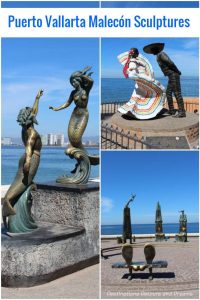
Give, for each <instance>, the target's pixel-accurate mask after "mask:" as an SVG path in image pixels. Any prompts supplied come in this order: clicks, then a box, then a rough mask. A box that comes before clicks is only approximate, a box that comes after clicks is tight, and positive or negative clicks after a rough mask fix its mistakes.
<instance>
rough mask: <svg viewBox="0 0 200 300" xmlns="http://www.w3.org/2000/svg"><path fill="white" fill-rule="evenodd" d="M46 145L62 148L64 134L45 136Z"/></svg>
mask: <svg viewBox="0 0 200 300" xmlns="http://www.w3.org/2000/svg"><path fill="white" fill-rule="evenodd" d="M47 145H48V146H63V145H64V134H62V133H61V134H60V133H59V134H53V133H48V134H47Z"/></svg>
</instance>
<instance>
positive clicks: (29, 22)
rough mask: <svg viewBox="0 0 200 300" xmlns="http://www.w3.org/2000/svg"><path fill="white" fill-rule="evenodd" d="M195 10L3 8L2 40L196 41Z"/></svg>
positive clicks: (197, 18)
mask: <svg viewBox="0 0 200 300" xmlns="http://www.w3.org/2000/svg"><path fill="white" fill-rule="evenodd" d="M198 12H199V9H197V8H181V9H180V8H173V9H172V8H98V9H97V8H31V9H30V8H23V9H21V8H20V9H14V8H4V9H1V23H0V28H1V36H2V37H147V36H148V37H199V27H200V22H199V14H198Z"/></svg>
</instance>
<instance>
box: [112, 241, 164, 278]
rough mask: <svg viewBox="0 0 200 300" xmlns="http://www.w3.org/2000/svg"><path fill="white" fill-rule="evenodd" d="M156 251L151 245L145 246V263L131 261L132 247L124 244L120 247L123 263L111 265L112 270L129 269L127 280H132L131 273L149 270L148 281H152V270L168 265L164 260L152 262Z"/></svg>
mask: <svg viewBox="0 0 200 300" xmlns="http://www.w3.org/2000/svg"><path fill="white" fill-rule="evenodd" d="M155 254H156V251H155V248H154V246H153V245H151V244H146V245H145V246H144V255H145V259H146V261H135V262H133V261H132V258H133V247H132V245H130V244H125V245H124V246H123V247H122V256H123V258H124V259H125V262H117V263H114V264H113V265H112V268H127V269H129V276H128V279H129V280H131V279H132V272H133V271H136V272H137V271H144V270H145V269H149V280H152V279H153V268H167V266H168V263H167V261H165V260H157V261H153V259H154V257H155Z"/></svg>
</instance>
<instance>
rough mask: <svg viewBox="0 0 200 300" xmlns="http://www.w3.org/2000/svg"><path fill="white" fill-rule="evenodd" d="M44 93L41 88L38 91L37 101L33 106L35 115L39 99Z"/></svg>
mask: <svg viewBox="0 0 200 300" xmlns="http://www.w3.org/2000/svg"><path fill="white" fill-rule="evenodd" d="M42 95H43V90H39V92H38V93H37V95H36V97H35V102H34V104H33V107H32V114H33V115H35V116H36V115H37V113H38V105H39V100H40V97H41V96H42Z"/></svg>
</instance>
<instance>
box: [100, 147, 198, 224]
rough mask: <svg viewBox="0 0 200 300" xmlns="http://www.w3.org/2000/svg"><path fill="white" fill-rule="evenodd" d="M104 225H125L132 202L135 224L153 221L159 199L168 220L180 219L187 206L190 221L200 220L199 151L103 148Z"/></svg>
mask: <svg viewBox="0 0 200 300" xmlns="http://www.w3.org/2000/svg"><path fill="white" fill-rule="evenodd" d="M101 164H102V167H101V174H102V187H101V194H102V196H101V198H102V212H101V217H102V225H111V224H113V225H114V224H122V221H123V208H124V205H125V203H126V202H127V201H128V199H129V198H130V195H131V194H132V193H133V194H136V198H135V201H134V202H133V203H132V204H131V213H132V223H133V224H134V223H135V224H152V223H154V221H155V209H156V203H157V201H159V202H160V205H161V209H162V216H163V222H164V223H171V222H177V221H178V219H179V212H178V211H180V210H182V209H184V210H185V212H186V214H187V216H188V222H198V211H199V209H198V165H199V164H198V152H197V151H107V152H106V151H103V152H102V160H101Z"/></svg>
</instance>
